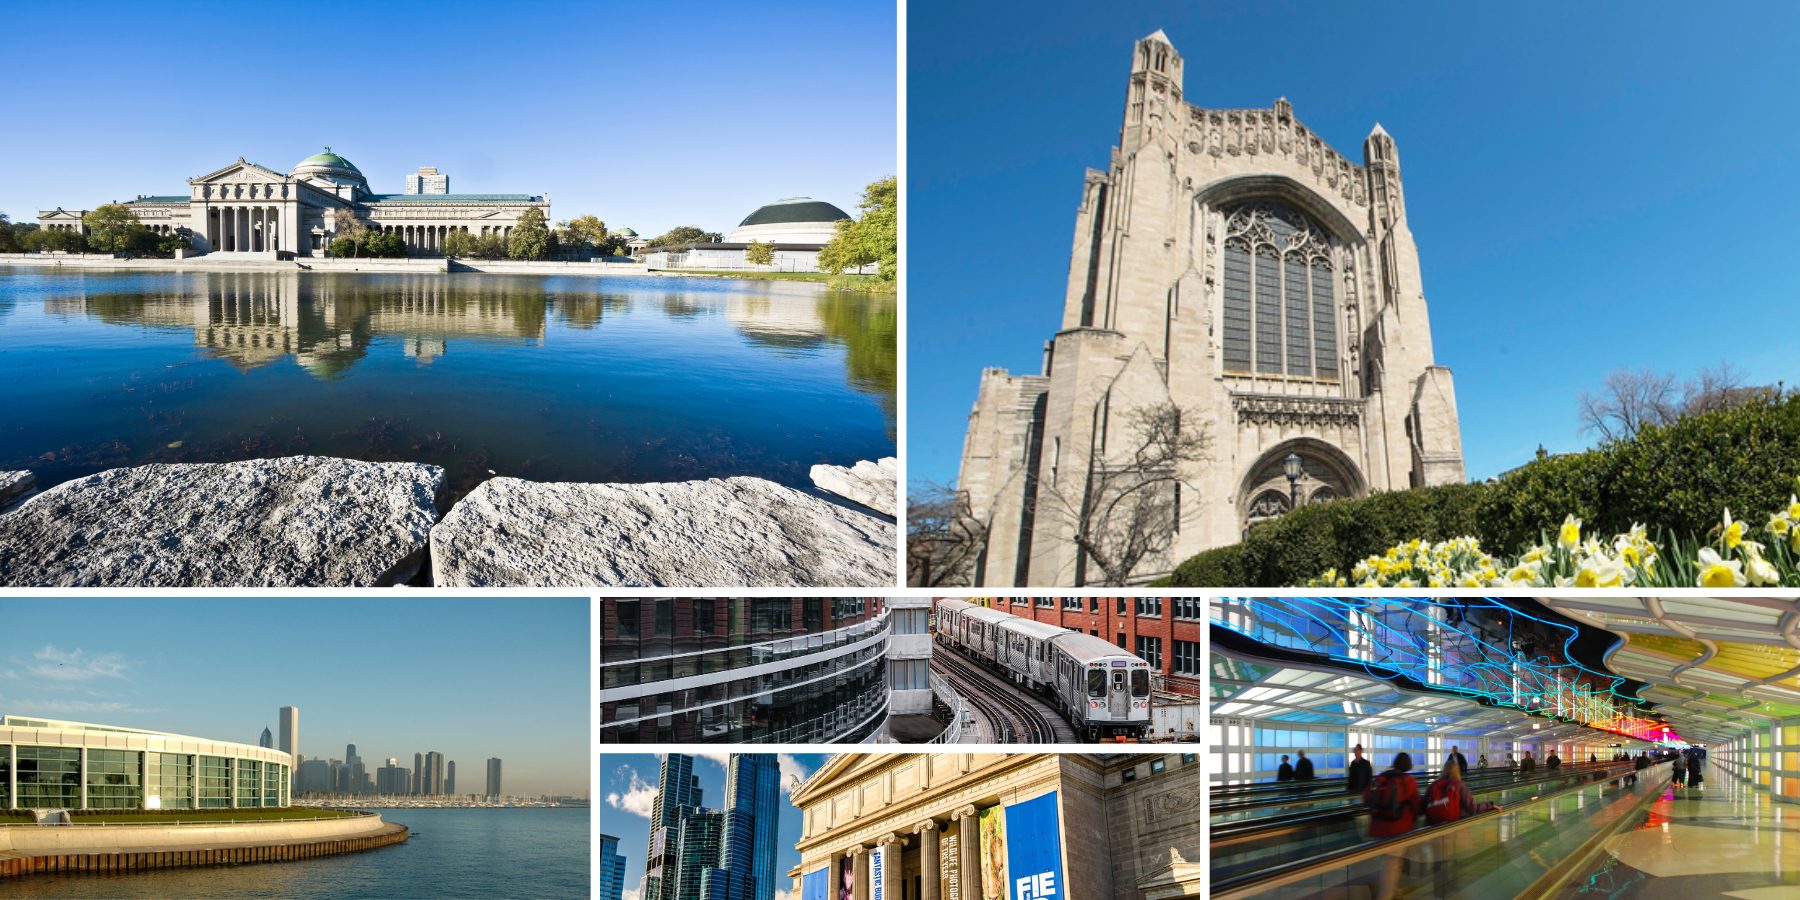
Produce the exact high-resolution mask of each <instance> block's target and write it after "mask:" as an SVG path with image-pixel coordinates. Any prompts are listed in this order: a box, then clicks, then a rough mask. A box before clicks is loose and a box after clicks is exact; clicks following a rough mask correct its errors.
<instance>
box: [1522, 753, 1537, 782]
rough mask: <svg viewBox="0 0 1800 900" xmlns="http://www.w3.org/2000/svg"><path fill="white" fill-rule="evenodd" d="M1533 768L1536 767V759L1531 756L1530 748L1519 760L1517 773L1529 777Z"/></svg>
mask: <svg viewBox="0 0 1800 900" xmlns="http://www.w3.org/2000/svg"><path fill="white" fill-rule="evenodd" d="M1535 768H1537V760H1535V759H1532V758H1531V751H1530V750H1527V751H1525V758H1524V759H1521V760H1519V774H1520V775H1523V776H1525V777H1526V778H1530V777H1531V770H1533V769H1535Z"/></svg>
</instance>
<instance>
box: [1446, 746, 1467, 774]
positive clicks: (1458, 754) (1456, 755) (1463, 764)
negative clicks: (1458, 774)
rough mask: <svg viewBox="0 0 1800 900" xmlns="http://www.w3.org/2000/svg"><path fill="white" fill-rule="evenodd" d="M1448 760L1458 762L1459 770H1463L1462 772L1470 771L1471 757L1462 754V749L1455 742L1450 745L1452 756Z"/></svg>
mask: <svg viewBox="0 0 1800 900" xmlns="http://www.w3.org/2000/svg"><path fill="white" fill-rule="evenodd" d="M1446 762H1454V763H1456V768H1457V770H1458V771H1462V772H1467V771H1469V758H1468V757H1466V756H1464V755H1462V751H1461V750H1459V749H1457V747H1456V745H1454V744H1452V745H1451V746H1450V758H1449V759H1448V760H1446Z"/></svg>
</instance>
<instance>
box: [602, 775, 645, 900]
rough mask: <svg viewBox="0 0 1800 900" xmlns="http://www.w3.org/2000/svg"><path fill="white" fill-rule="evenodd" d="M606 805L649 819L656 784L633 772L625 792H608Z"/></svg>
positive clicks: (627, 899) (628, 899)
mask: <svg viewBox="0 0 1800 900" xmlns="http://www.w3.org/2000/svg"><path fill="white" fill-rule="evenodd" d="M606 805H607V806H610V807H612V808H614V809H621V810H624V811H625V812H628V813H631V814H632V815H634V816H643V817H644V818H646V819H648V818H650V812H651V810H653V809H655V808H656V785H654V784H651V783H650V782H648V781H645V780H644V779H642V778H639V777H638V774H637V773H636V772H632V773H631V785H630V787H627V788H626V789H625V793H623V794H620V793H619V792H617V791H614V792H612V793H610V794H607V795H606ZM626 900H630V898H626Z"/></svg>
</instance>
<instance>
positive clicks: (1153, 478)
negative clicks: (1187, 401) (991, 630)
mask: <svg viewBox="0 0 1800 900" xmlns="http://www.w3.org/2000/svg"><path fill="white" fill-rule="evenodd" d="M1112 418H1114V419H1117V420H1119V424H1118V425H1112V426H1103V427H1107V428H1108V429H1109V430H1111V431H1112V433H1111V434H1108V435H1107V440H1106V441H1105V442H1104V443H1103V444H1102V445H1101V446H1102V447H1105V446H1107V445H1110V446H1113V447H1117V448H1119V450H1118V452H1108V451H1106V450H1104V449H1100V448H1096V449H1095V450H1094V451H1093V452H1092V453H1090V454H1089V457H1088V459H1087V460H1086V461H1085V465H1086V467H1087V468H1086V471H1085V472H1084V473H1082V477H1080V478H1076V479H1070V478H1065V479H1049V480H1045V481H1041V482H1039V484H1040V490H1039V497H1040V500H1039V509H1040V511H1041V512H1043V513H1044V514H1046V515H1051V516H1055V517H1057V518H1060V519H1061V520H1062V521H1063V522H1064V523H1065V524H1066V525H1067V526H1068V527H1069V528H1070V530H1071V531H1073V532H1074V537H1075V586H1076V587H1083V586H1086V585H1089V584H1102V585H1109V586H1113V587H1119V586H1124V585H1126V584H1129V583H1130V581H1131V578H1132V577H1133V576H1134V575H1135V574H1137V573H1138V570H1139V569H1140V567H1141V566H1142V565H1143V564H1144V563H1145V562H1147V561H1149V560H1151V559H1155V558H1159V557H1160V556H1161V555H1162V554H1163V553H1166V552H1167V551H1168V550H1169V548H1170V547H1171V546H1173V545H1174V543H1175V533H1176V530H1177V528H1178V527H1179V525H1180V523H1179V521H1177V517H1178V516H1179V513H1180V496H1181V494H1180V491H1181V488H1182V487H1183V486H1184V485H1183V482H1182V480H1181V479H1182V473H1183V471H1184V470H1187V469H1191V468H1192V467H1193V465H1194V464H1195V463H1198V462H1200V461H1201V460H1203V459H1205V458H1206V451H1207V447H1208V445H1209V443H1210V440H1209V438H1208V435H1207V432H1206V429H1205V428H1204V427H1201V428H1198V429H1193V428H1188V429H1184V428H1183V427H1182V416H1181V410H1180V409H1179V408H1178V407H1176V406H1175V405H1174V404H1170V403H1162V404H1152V405H1150V406H1143V407H1139V408H1137V409H1134V410H1131V411H1130V412H1128V413H1126V414H1125V415H1124V416H1122V417H1121V416H1119V415H1118V414H1117V413H1114V414H1113V416H1112ZM1090 564H1091V565H1092V566H1093V567H1094V568H1097V569H1099V570H1100V580H1098V581H1096V580H1094V579H1093V578H1092V577H1090V576H1089V574H1088V567H1089V565H1090Z"/></svg>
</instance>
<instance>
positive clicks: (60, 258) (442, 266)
mask: <svg viewBox="0 0 1800 900" xmlns="http://www.w3.org/2000/svg"><path fill="white" fill-rule="evenodd" d="M0 266H37V267H43V268H51V269H101V270H132V271H140V272H146V271H147V272H300V271H307V272H415V273H421V274H427V273H444V272H457V273H463V272H471V273H486V274H493V275H651V274H661V273H652V272H651V271H650V270H649V269H648V268H646V267H645V265H644V264H643V263H620V262H565V261H563V260H550V259H544V260H518V259H457V260H446V259H442V258H439V259H345V258H341V257H337V258H330V259H327V258H323V257H302V258H301V259H298V260H295V261H291V262H289V261H278V260H275V259H244V258H237V259H225V258H221V257H213V256H195V257H190V258H188V259H120V258H118V257H115V256H112V255H110V254H105V253H0Z"/></svg>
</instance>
